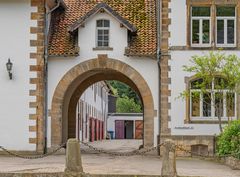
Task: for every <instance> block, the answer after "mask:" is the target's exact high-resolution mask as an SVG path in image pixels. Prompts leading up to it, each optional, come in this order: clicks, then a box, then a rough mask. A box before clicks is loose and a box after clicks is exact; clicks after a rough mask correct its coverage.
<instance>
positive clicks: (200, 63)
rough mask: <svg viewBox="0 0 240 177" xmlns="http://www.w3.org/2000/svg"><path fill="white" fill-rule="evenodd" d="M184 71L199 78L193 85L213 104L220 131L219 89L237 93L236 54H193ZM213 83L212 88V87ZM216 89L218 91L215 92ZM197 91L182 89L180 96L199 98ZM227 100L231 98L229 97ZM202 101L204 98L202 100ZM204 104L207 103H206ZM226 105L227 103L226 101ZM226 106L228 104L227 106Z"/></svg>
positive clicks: (238, 69) (239, 64)
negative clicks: (189, 63) (191, 91)
mask: <svg viewBox="0 0 240 177" xmlns="http://www.w3.org/2000/svg"><path fill="white" fill-rule="evenodd" d="M184 71H187V72H190V73H194V74H195V76H196V78H200V80H198V82H195V83H194V84H195V87H197V88H198V89H200V90H201V93H202V94H204V96H206V97H208V100H211V101H210V104H211V105H210V106H214V107H215V110H216V113H215V114H216V116H217V117H218V120H219V129H220V131H221V132H222V121H221V117H222V109H223V106H222V105H223V104H224V103H223V94H221V90H223V89H225V90H228V93H229V94H228V95H229V96H234V94H230V93H239V83H240V59H239V58H238V57H237V56H236V55H225V54H224V53H222V52H210V53H209V54H207V55H204V56H193V57H192V59H191V65H190V66H184ZM212 83H214V88H213V87H212ZM216 90H218V93H216ZM198 94H199V92H196V93H191V94H190V90H187V91H184V92H183V93H182V94H181V96H182V97H190V96H192V99H194V98H195V96H196V97H198V98H199V95H198ZM228 100H233V98H232V99H231V98H229V99H228ZM202 101H204V100H202ZM206 104H209V102H208V103H206ZM227 105H228V103H227ZM227 107H228V106H227Z"/></svg>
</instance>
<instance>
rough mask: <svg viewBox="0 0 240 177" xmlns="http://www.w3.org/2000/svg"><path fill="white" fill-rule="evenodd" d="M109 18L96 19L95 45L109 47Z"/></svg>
mask: <svg viewBox="0 0 240 177" xmlns="http://www.w3.org/2000/svg"><path fill="white" fill-rule="evenodd" d="M109 29H110V21H109V20H97V47H109Z"/></svg>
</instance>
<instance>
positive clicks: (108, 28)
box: [96, 19, 110, 48]
mask: <svg viewBox="0 0 240 177" xmlns="http://www.w3.org/2000/svg"><path fill="white" fill-rule="evenodd" d="M100 20H106V21H109V27H98V26H97V22H98V21H100ZM98 30H108V41H107V42H108V46H99V45H98ZM103 41H104V39H103ZM96 47H98V48H108V47H110V20H108V19H98V20H96Z"/></svg>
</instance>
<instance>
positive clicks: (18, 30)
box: [0, 0, 37, 150]
mask: <svg viewBox="0 0 240 177" xmlns="http://www.w3.org/2000/svg"><path fill="white" fill-rule="evenodd" d="M36 10H37V9H36V8H32V7H30V0H21V1H19V0H1V1H0V24H1V27H0V39H1V40H0V86H1V87H0V98H1V99H0V105H1V108H0V122H1V123H0V145H1V146H4V147H6V148H7V149H10V150H35V149H36V145H33V144H29V142H28V141H29V137H33V138H34V137H36V134H35V133H29V126H30V125H36V122H35V121H30V120H29V114H33V113H35V109H30V108H29V102H30V101H35V97H30V96H29V89H35V88H34V86H33V85H30V84H29V78H30V77H35V75H34V73H31V72H29V65H30V64H31V65H33V64H35V63H34V61H33V60H30V58H29V54H30V52H31V51H34V50H35V49H34V48H31V47H30V39H36V36H35V35H30V26H36V25H37V24H36V23H35V22H33V21H31V20H30V19H31V18H30V15H31V12H32V11H33V12H36ZM8 58H10V59H11V61H12V63H13V80H9V77H8V73H7V70H6V63H7V60H8Z"/></svg>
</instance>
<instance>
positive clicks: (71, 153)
mask: <svg viewBox="0 0 240 177" xmlns="http://www.w3.org/2000/svg"><path fill="white" fill-rule="evenodd" d="M65 165H66V168H65V174H66V173H79V174H83V168H82V159H81V151H80V143H79V141H78V140H77V139H69V140H68V142H67V153H66V164H65Z"/></svg>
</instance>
